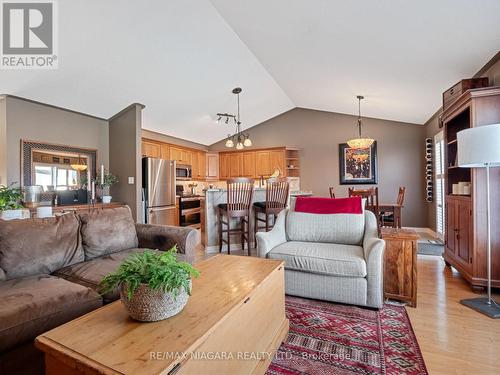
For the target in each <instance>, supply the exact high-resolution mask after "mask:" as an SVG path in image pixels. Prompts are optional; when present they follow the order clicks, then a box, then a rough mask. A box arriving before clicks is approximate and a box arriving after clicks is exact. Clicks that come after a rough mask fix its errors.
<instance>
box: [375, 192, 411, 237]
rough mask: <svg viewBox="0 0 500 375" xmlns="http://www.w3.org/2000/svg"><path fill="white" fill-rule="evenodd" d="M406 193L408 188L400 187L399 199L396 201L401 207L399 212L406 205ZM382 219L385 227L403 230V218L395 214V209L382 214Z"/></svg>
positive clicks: (385, 210)
mask: <svg viewBox="0 0 500 375" xmlns="http://www.w3.org/2000/svg"><path fill="white" fill-rule="evenodd" d="M405 192H406V187H405V186H400V187H399V191H398V198H397V200H396V204H397V205H398V206H399V208H398V212H401V208H402V206H403V205H404V201H405ZM380 218H381V221H382V226H383V227H393V228H401V216H400V215H398V214H397V212H395V210H394V208H393V209H392V210H391V211H388V210H387V209H384V211H383V212H381V213H380Z"/></svg>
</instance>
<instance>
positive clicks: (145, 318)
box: [120, 281, 191, 322]
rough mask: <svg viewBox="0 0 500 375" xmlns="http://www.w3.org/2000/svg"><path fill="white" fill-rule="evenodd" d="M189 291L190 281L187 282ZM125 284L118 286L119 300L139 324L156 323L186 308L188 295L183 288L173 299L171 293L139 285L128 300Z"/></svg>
mask: <svg viewBox="0 0 500 375" xmlns="http://www.w3.org/2000/svg"><path fill="white" fill-rule="evenodd" d="M189 288H190V289H191V281H189ZM127 290H128V288H127V284H126V283H122V284H121V286H120V299H121V301H122V303H123V305H124V306H125V308H126V309H127V311H128V313H129V315H130V316H131V317H132V318H133V319H135V320H138V321H140V322H156V321H158V320H164V319H167V318H170V317H171V316H174V315H176V314H178V313H180V312H181V311H182V309H183V308H184V306H186V304H187V302H188V299H189V294H188V293H187V291H186V290H184V288H182V290H180V291H179V292H178V293H177V297H175V298H174V295H173V294H172V293H165V292H163V291H162V290H160V289H156V290H153V289H151V288H150V287H149V286H148V285H147V284H140V285H139V287H138V288H137V289H136V290H135V292H134V295H133V296H132V298H131V299H129V298H128V293H127Z"/></svg>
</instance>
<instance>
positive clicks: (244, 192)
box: [217, 177, 254, 255]
mask: <svg viewBox="0 0 500 375" xmlns="http://www.w3.org/2000/svg"><path fill="white" fill-rule="evenodd" d="M253 186H254V180H253V179H251V178H242V177H241V178H231V179H229V180H227V203H221V204H219V205H218V206H217V212H218V217H219V252H222V244H223V243H226V244H227V253H228V254H231V235H232V234H241V249H242V250H245V240H246V241H247V246H248V255H250V205H251V204H252V196H253ZM224 216H226V218H227V221H224ZM233 218H236V219H239V220H240V226H239V227H238V228H233V229H231V219H233ZM224 225H225V226H226V228H224ZM224 233H226V234H227V240H225V239H224V237H223V234H224Z"/></svg>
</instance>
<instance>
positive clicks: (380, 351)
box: [266, 296, 427, 375]
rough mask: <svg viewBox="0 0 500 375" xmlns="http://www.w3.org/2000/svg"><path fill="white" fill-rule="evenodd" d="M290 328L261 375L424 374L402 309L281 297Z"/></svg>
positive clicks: (417, 347) (420, 357) (411, 330)
mask: <svg viewBox="0 0 500 375" xmlns="http://www.w3.org/2000/svg"><path fill="white" fill-rule="evenodd" d="M286 314H287V317H288V319H290V332H289V334H288V337H287V340H286V342H285V343H283V344H282V345H281V347H280V348H279V350H278V353H277V355H276V357H275V358H274V360H273V362H272V363H271V365H270V366H269V368H268V370H267V372H266V375H299V374H302V375H305V374H311V375H312V374H322V375H326V374H427V370H426V368H425V364H424V360H423V358H422V354H421V352H420V348H419V346H418V343H417V340H416V338H415V334H414V333H413V329H412V327H411V324H410V321H409V319H408V315H407V314H406V310H405V308H404V307H402V306H393V305H388V304H386V305H385V306H384V308H383V309H381V310H380V311H375V310H370V309H364V308H360V307H354V306H347V305H341V304H334V303H328V302H321V301H315V300H309V299H304V298H297V297H290V296H286Z"/></svg>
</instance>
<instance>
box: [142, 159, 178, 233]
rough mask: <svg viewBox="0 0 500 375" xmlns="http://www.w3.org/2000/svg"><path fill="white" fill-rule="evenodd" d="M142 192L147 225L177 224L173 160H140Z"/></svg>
mask: <svg viewBox="0 0 500 375" xmlns="http://www.w3.org/2000/svg"><path fill="white" fill-rule="evenodd" d="M142 191H143V205H144V218H145V221H146V223H147V224H160V225H176V224H177V215H176V209H175V199H176V198H175V194H176V193H175V161H174V160H164V159H158V158H142Z"/></svg>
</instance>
